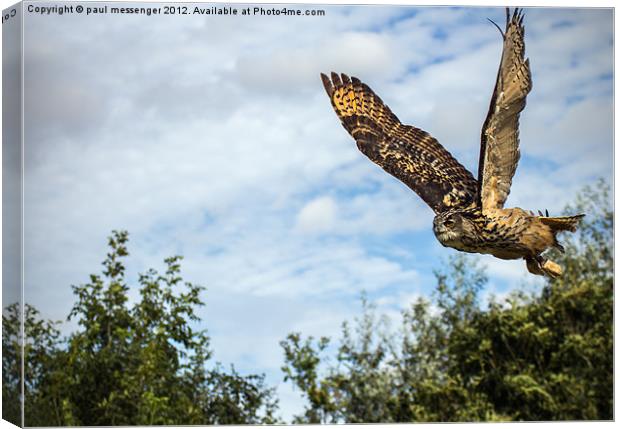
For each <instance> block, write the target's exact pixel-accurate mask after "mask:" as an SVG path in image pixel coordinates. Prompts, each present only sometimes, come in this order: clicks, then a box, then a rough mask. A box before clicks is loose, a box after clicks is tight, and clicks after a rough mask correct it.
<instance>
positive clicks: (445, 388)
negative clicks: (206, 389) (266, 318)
mask: <svg viewBox="0 0 620 429" xmlns="http://www.w3.org/2000/svg"><path fill="white" fill-rule="evenodd" d="M608 192H609V189H608V187H607V186H606V185H605V184H604V183H602V182H601V183H600V184H599V185H598V186H597V189H595V190H593V189H590V188H586V189H585V190H584V191H583V192H582V193H581V194H580V195H579V197H578V198H577V202H576V204H575V206H574V207H568V208H567V212H568V213H570V214H574V213H575V212H584V213H587V217H586V221H585V222H584V223H583V225H582V226H581V228H580V230H579V232H578V233H577V234H576V235H574V236H572V237H569V241H568V242H567V243H566V246H565V248H566V253H565V254H564V255H561V254H558V253H557V252H556V254H554V255H552V258H553V259H554V260H558V262H559V263H560V264H561V265H562V266H563V267H564V268H565V274H564V275H563V276H562V277H561V278H559V279H556V280H552V281H548V283H547V285H546V286H545V287H544V289H543V290H542V291H541V293H540V294H529V295H528V294H525V293H521V292H515V293H513V294H512V295H511V296H510V297H509V298H508V299H506V300H504V302H501V303H499V302H496V301H494V300H493V301H492V302H491V303H489V305H488V307H487V308H482V307H481V305H480V303H479V299H478V296H479V292H480V290H481V289H482V288H483V287H484V286H485V285H486V283H487V277H486V275H485V273H484V270H483V269H481V268H480V267H478V266H477V265H476V263H475V262H474V260H473V259H470V258H469V257H467V256H465V255H463V254H459V255H458V256H456V257H454V258H452V259H450V261H449V263H448V264H447V269H446V270H443V271H438V272H436V273H435V275H436V278H437V286H436V291H435V295H434V297H433V302H432V303H431V302H429V301H427V300H424V299H422V298H420V299H419V300H417V301H416V302H415V303H414V304H413V305H412V306H411V308H409V309H408V310H406V311H404V312H403V314H402V326H401V330H400V332H391V333H390V332H389V331H386V329H385V324H384V323H381V322H377V318H376V316H375V314H374V309H373V308H372V306H370V305H368V303H367V302H366V300H365V298H363V299H362V307H363V310H362V317H361V318H360V319H358V320H357V321H356V327H357V331H356V334H355V335H352V334H351V331H350V329H349V327H348V325H346V324H345V325H344V327H343V336H342V339H341V340H340V345H339V347H338V352H337V354H336V356H335V360H336V363H335V364H331V365H329V364H327V363H326V362H325V359H326V356H325V355H326V354H327V349H328V344H329V340H328V339H327V338H322V339H321V340H320V341H319V342H317V343H316V344H315V343H313V339H312V338H309V339H307V340H303V339H302V337H301V335H300V334H291V335H289V336H288V338H287V339H286V340H285V341H283V342H282V343H281V345H282V347H283V348H284V355H285V365H284V367H283V370H284V373H285V380H291V381H293V382H294V383H295V386H296V387H297V388H299V389H300V390H301V391H302V392H303V394H304V396H305V397H306V399H307V402H308V403H307V405H306V410H305V413H304V414H303V415H301V416H297V418H296V419H297V421H298V422H308V423H310V422H312V423H314V422H351V423H353V422H384V423H388V422H412V421H444V422H446V421H492V420H500V421H501V420H581V419H587V420H610V419H612V418H613V331H612V329H613V240H612V236H613V212H612V209H611V207H610V205H609V195H608ZM327 357H329V356H327Z"/></svg>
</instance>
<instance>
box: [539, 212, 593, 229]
mask: <svg viewBox="0 0 620 429" xmlns="http://www.w3.org/2000/svg"><path fill="white" fill-rule="evenodd" d="M584 216H585V214H578V215H575V216H560V217H547V216H539V217H538V219H540V221H541V222H542V223H544V224H545V225H547V226H549V227H551V230H552V231H553V232H559V231H570V232H575V231H576V230H577V226H578V225H579V222H581V219H583V217H584Z"/></svg>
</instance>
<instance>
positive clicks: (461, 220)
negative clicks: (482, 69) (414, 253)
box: [321, 9, 583, 277]
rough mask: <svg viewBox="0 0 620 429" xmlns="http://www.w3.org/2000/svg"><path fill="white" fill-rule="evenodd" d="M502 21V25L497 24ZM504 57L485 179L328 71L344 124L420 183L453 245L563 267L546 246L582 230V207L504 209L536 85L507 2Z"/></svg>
mask: <svg viewBox="0 0 620 429" xmlns="http://www.w3.org/2000/svg"><path fill="white" fill-rule="evenodd" d="M498 28H499V27H498ZM500 32H501V33H502V37H503V40H504V46H503V51H502V58H501V61H500V65H499V70H498V72H497V78H496V81H495V87H494V90H493V95H492V97H491V103H490V106H489V113H488V114H487V117H486V120H485V121H484V125H483V127H482V135H481V147H480V161H479V167H478V180H476V179H475V178H474V176H473V175H472V174H471V173H470V172H469V171H468V170H467V169H466V168H465V167H463V166H462V165H461V164H460V163H459V162H458V161H457V160H456V159H454V157H453V156H452V155H451V154H450V153H449V152H448V151H447V150H446V149H445V148H444V147H443V146H441V144H439V142H438V141H437V140H435V139H434V138H433V137H432V136H431V135H430V134H428V133H427V132H425V131H423V130H421V129H419V128H416V127H414V126H411V125H405V124H403V123H402V122H400V120H399V119H398V118H397V117H396V115H394V113H392V111H391V110H390V109H389V107H387V106H386V105H385V104H384V103H383V101H382V100H381V98H379V96H377V95H376V94H375V93H374V92H373V90H372V89H370V88H369V87H368V86H367V85H366V84H364V83H362V82H360V80H359V79H357V78H355V77H351V78H349V77H348V76H347V75H345V74H341V75H338V74H336V73H332V74H331V79H330V78H329V77H327V76H326V75H324V74H321V78H322V80H323V85H324V87H325V91H326V92H327V95H328V96H329V98H330V100H331V102H332V106H333V108H334V110H335V111H336V114H337V115H338V117H339V118H340V120H341V122H342V125H343V126H344V128H345V129H346V130H347V131H348V132H349V134H351V136H353V138H354V139H355V141H356V143H357V147H358V148H359V149H360V151H361V152H362V153H364V154H365V155H366V156H367V157H368V158H370V160H371V161H373V162H374V163H376V164H378V165H379V166H381V167H382V168H383V169H384V170H385V171H387V172H388V173H390V174H391V175H393V176H394V177H396V178H398V179H399V180H401V181H402V182H403V183H405V184H406V185H407V186H408V187H409V188H411V189H412V190H413V191H415V192H416V193H417V194H418V195H420V197H422V199H423V200H424V201H425V202H426V203H427V204H428V205H429V206H430V207H431V208H432V209H433V211H434V212H435V215H436V216H435V219H434V220H433V232H434V233H435V236H436V237H437V239H438V240H439V242H440V243H441V244H442V245H444V246H447V247H452V248H455V249H457V250H460V251H464V252H471V253H484V254H491V255H493V256H495V257H498V258H501V259H520V258H523V259H525V261H526V265H527V268H528V270H529V271H530V272H531V273H533V274H538V275H548V276H551V277H557V276H559V275H560V274H561V272H562V270H561V268H560V266H559V265H557V264H556V263H554V262H552V261H549V260H546V259H545V258H543V257H542V256H541V254H542V253H543V252H544V251H546V250H547V249H549V248H551V247H555V248H557V249H559V250H562V246H561V245H560V244H559V243H558V241H557V238H556V235H557V233H558V232H560V231H575V229H576V227H577V225H578V223H579V221H580V220H581V218H582V217H583V215H577V216H570V217H549V216H548V215H547V216H543V215H542V213H540V215H539V216H536V215H534V214H533V213H531V212H527V211H525V210H522V209H520V208H512V209H505V208H503V207H504V203H505V202H506V198H507V197H508V194H509V193H510V186H511V184H512V178H513V176H514V174H515V171H516V169H517V164H518V161H519V128H518V127H519V114H520V113H521V111H522V110H523V109H524V107H525V99H526V97H527V94H528V93H529V92H530V90H531V89H532V78H531V73H530V67H529V60H528V59H525V43H524V40H523V37H524V27H523V15H522V13H521V11H520V10H519V9H515V11H514V13H513V14H512V16H510V12H509V10H508V9H506V28H505V30H504V31H501V29H500Z"/></svg>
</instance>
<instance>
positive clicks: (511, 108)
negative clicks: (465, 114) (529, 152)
mask: <svg viewBox="0 0 620 429" xmlns="http://www.w3.org/2000/svg"><path fill="white" fill-rule="evenodd" d="M498 29H499V27H498ZM500 32H501V29H500ZM523 35H524V28H523V14H522V13H521V11H520V10H519V9H515V10H514V13H513V14H512V17H510V11H509V10H508V8H506V30H505V32H502V37H503V38H504V47H503V51H502V59H501V62H500V65H499V70H498V72H497V80H496V82H495V89H494V90H493V96H492V97H491V105H490V107H489V113H488V115H487V118H486V120H485V121H484V125H483V126H482V138H481V147H480V162H479V164H478V184H479V186H480V192H479V200H478V205H479V206H480V207H481V208H482V209H483V210H486V209H493V208H501V207H503V206H504V203H505V202H506V198H507V197H508V194H509V193H510V186H511V184H512V178H513V176H514V174H515V171H516V170H517V164H518V162H519V114H520V113H521V111H522V110H523V108H524V107H525V98H526V96H527V94H528V93H529V92H530V90H531V89H532V76H531V73H530V63H529V59H525V58H524V57H525V43H524V41H523Z"/></svg>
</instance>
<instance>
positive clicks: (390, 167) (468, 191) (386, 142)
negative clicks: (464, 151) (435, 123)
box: [321, 73, 478, 213]
mask: <svg viewBox="0 0 620 429" xmlns="http://www.w3.org/2000/svg"><path fill="white" fill-rule="evenodd" d="M321 78H322V79H323V85H324V86H325V90H326V92H327V95H329V98H330V100H331V102H332V106H333V108H334V110H335V111H336V114H337V115H338V117H339V118H340V120H341V122H342V125H343V126H344V128H345V129H346V130H347V131H348V132H349V134H351V136H353V138H354V139H355V141H356V143H357V147H358V148H359V150H360V151H361V152H362V153H364V155H366V156H367V157H368V158H370V160H371V161H373V162H374V163H375V164H378V165H379V166H380V167H382V168H383V169H384V170H385V171H387V172H388V173H390V174H391V175H392V176H394V177H396V178H397V179H399V180H401V181H402V182H403V183H405V184H406V185H407V186H408V187H409V188H411V189H412V190H413V191H415V192H416V193H417V194H418V195H419V196H420V197H421V198H422V199H423V200H424V201H425V202H426V203H427V204H428V205H429V206H430V207H431V208H432V209H433V211H434V212H435V213H441V212H444V211H446V210H449V209H451V208H465V207H467V206H469V205H471V204H473V203H475V199H476V195H477V191H478V183H477V182H476V179H474V177H473V175H472V174H471V173H470V172H469V171H468V170H467V169H466V168H465V167H463V166H462V165H461V164H460V163H459V162H458V161H457V160H456V159H454V157H452V155H451V154H450V152H448V151H447V150H446V149H444V147H443V146H441V145H440V144H439V142H437V140H435V139H434V138H433V137H432V136H431V135H429V134H428V133H427V132H425V131H423V130H421V129H419V128H416V127H413V126H410V125H404V124H402V123H401V122H400V120H399V119H398V118H397V117H396V115H394V113H392V111H391V110H390V109H389V108H388V107H387V106H386V105H385V104H384V103H383V101H382V100H381V98H379V96H377V95H376V94H375V93H374V92H373V90H372V89H370V88H369V87H368V86H367V85H366V84H364V83H362V82H360V80H359V79H357V78H355V77H353V78H349V77H348V76H347V75H345V74H342V75H340V76H339V75H337V74H336V73H332V75H331V80H330V78H329V77H327V76H326V75H324V74H321Z"/></svg>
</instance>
